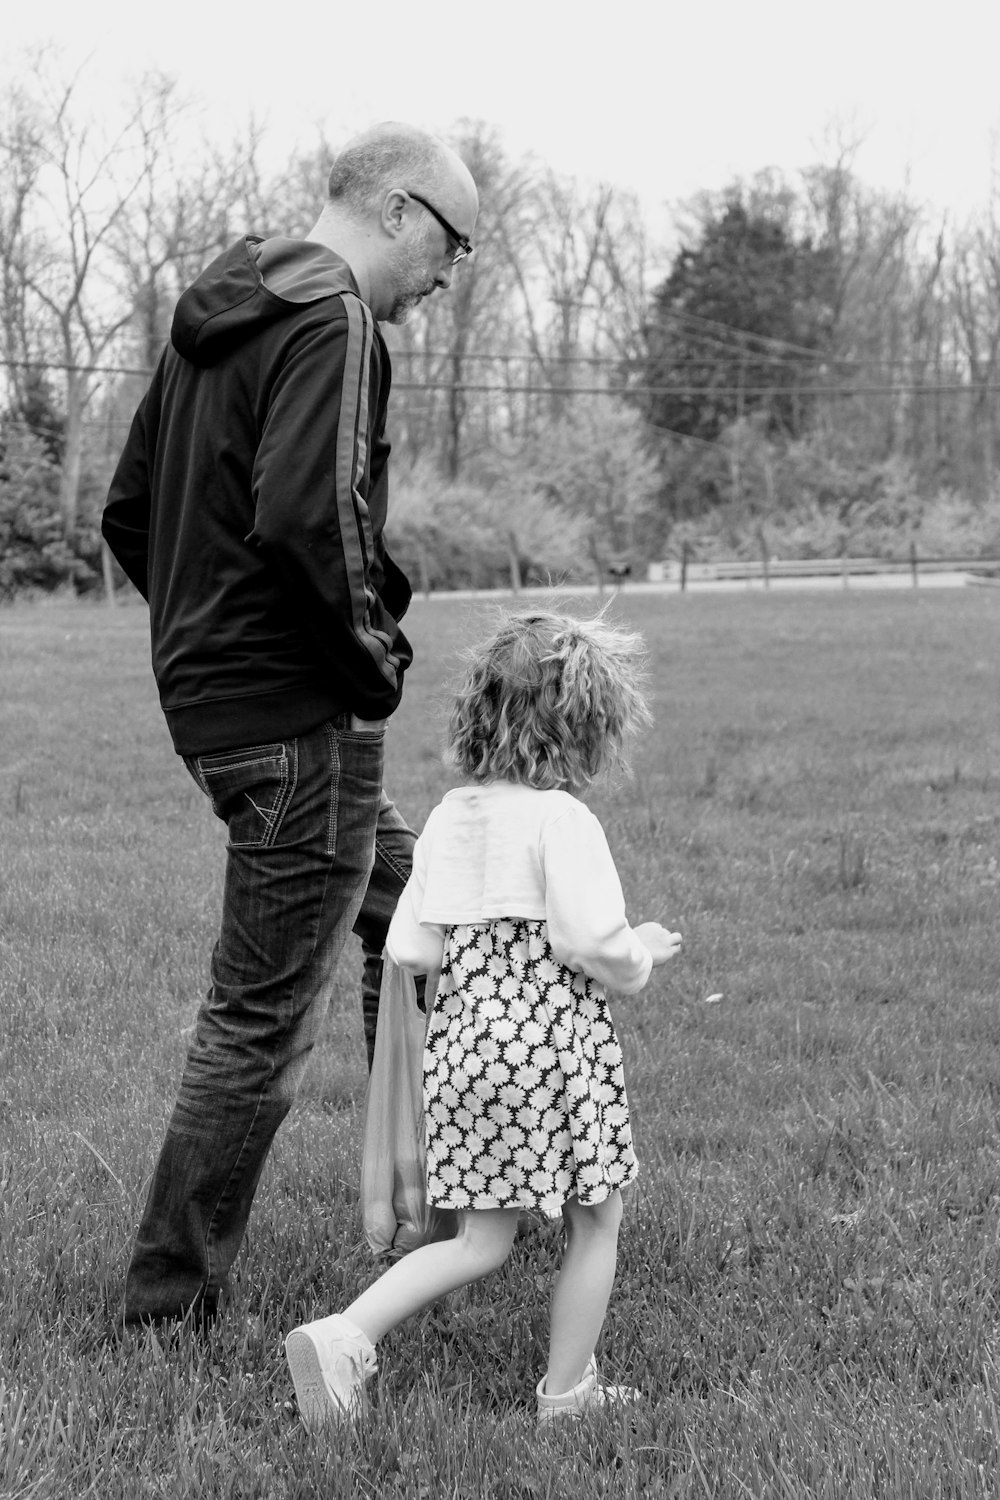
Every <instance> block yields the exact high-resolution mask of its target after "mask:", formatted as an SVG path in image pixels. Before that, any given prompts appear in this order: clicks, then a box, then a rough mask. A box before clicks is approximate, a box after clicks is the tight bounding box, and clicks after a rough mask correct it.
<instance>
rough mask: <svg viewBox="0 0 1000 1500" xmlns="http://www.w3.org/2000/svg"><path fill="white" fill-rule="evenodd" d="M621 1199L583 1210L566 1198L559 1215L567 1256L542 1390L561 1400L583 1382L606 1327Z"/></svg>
mask: <svg viewBox="0 0 1000 1500" xmlns="http://www.w3.org/2000/svg"><path fill="white" fill-rule="evenodd" d="M621 1217H622V1197H621V1193H619V1192H614V1193H612V1194H611V1196H610V1197H609V1198H606V1199H605V1200H604V1202H603V1203H595V1204H591V1205H590V1206H584V1205H583V1204H582V1203H580V1202H578V1201H577V1199H576V1198H570V1199H569V1201H568V1202H567V1203H566V1205H565V1207H564V1209H563V1219H564V1220H565V1224H566V1252H565V1254H564V1256H563V1262H562V1266H561V1267H560V1270H559V1275H558V1277H557V1278H556V1284H555V1287H554V1288H553V1291H552V1305H551V1310H550V1318H549V1367H548V1370H547V1371H546V1374H545V1384H544V1386H543V1387H542V1389H543V1390H544V1391H545V1393H546V1394H547V1395H550V1396H556V1395H561V1394H562V1392H564V1391H569V1390H572V1389H573V1387H574V1386H576V1385H578V1384H579V1382H580V1381H581V1380H582V1379H583V1374H584V1371H585V1370H586V1368H587V1363H588V1361H589V1360H590V1357H591V1355H592V1354H593V1352H594V1348H595V1346H596V1344H597V1339H598V1335H599V1334H600V1332H601V1328H602V1327H603V1324H604V1315H605V1313H606V1312H607V1309H608V1299H609V1297H610V1296H611V1288H612V1285H613V1284H614V1279H615V1267H616V1265H617V1263H618V1226H619V1224H620V1223H621Z"/></svg>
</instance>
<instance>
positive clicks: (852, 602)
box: [0, 588, 1000, 1500]
mask: <svg viewBox="0 0 1000 1500" xmlns="http://www.w3.org/2000/svg"><path fill="white" fill-rule="evenodd" d="M527 602H528V601H521V607H525V605H526V604H527ZM577 607H579V608H580V609H581V610H583V611H587V610H590V609H592V608H593V607H594V601H593V600H592V599H584V600H581V601H578V606H577ZM491 608H492V606H491V605H490V604H488V603H485V602H482V601H460V600H446V599H435V600H430V601H424V600H417V601H416V602H415V603H414V606H413V609H412V613H411V617H410V621H409V630H410V634H411V636H412V639H413V642H414V645H415V648H416V650H417V653H418V655H417V664H416V665H415V666H414V668H413V671H412V673H411V675H410V678H409V687H408V692H407V695H406V698H405V702H404V706H403V708H402V709H401V711H400V713H399V714H398V715H397V716H396V718H395V719H394V721H393V725H392V729H391V733H390V744H389V752H388V753H389V770H388V784H389V788H390V790H391V792H392V794H393V795H394V796H395V798H396V800H397V801H398V802H399V804H400V805H401V807H402V808H403V809H404V810H405V811H406V812H407V813H408V815H409V816H410V817H411V818H412V820H413V821H414V823H415V824H416V825H417V826H419V824H420V822H421V821H422V820H423V818H424V817H425V815H426V813H427V811H428V810H429V808H430V807H431V806H432V805H433V803H434V802H435V801H436V800H437V799H438V797H439V796H440V795H441V793H442V792H443V790H445V788H446V787H447V785H448V784H449V782H448V777H447V774H446V773H445V771H444V770H443V768H442V766H441V761H440V733H441V727H442V724H443V720H444V716H445V713H446V705H447V684H448V680H449V677H450V676H451V675H453V674H454V670H455V653H456V651H457V650H459V649H460V648H461V647H462V646H463V645H464V644H465V643H467V642H468V641H469V640H470V639H473V638H474V637H475V636H476V635H477V634H478V633H480V631H481V630H482V629H483V628H485V626H486V624H487V623H488V617H489V614H490V610H491ZM611 609H612V612H613V614H614V615H615V616H617V617H620V618H622V619H624V620H626V621H628V622H629V623H632V624H634V625H636V626H638V627H639V628H641V629H642V631H643V632H644V633H645V635H646V638H647V640H648V643H649V646H650V650H651V668H652V671H651V686H652V693H653V697H654V700H655V711H656V726H655V729H654V730H653V731H652V732H651V733H650V734H649V735H648V736H647V738H646V739H645V740H644V741H643V742H642V743H641V744H640V745H639V746H638V748H637V752H636V756H635V775H634V778H633V779H632V780H631V781H630V782H627V783H624V784H622V785H619V786H613V787H609V788H605V789H603V790H602V791H601V792H600V794H599V795H598V796H597V797H595V799H594V805H595V807H596V808H597V810H598V811H599V813H600V814H601V816H602V817H603V819H604V822H605V826H606V828H607V831H608V836H609V839H610V842H611V845H612V848H613V850H614V852H615V855H616V857H617V860H618V863H619V869H620V872H621V875H622V880H623V884H624V886H625V890H626V894H627V897H628V900H629V906H630V911H631V913H632V915H633V917H634V918H635V919H636V920H640V919H642V918H659V919H661V920H663V921H665V922H667V923H668V924H669V925H671V926H675V927H677V928H679V929H681V931H682V932H683V933H684V938H685V945H684V951H683V954H682V956H681V957H680V958H678V959H677V960H675V961H674V962H673V963H672V964H671V965H670V966H668V967H667V968H666V969H664V970H660V971H658V972H657V974H656V976H655V977H654V979H653V980H652V981H651V983H650V984H649V986H648V987H647V989H646V990H645V991H644V992H643V994H642V995H641V996H638V997H635V998H631V999H626V998H620V999H618V1000H617V1001H615V1002H613V1009H614V1013H615V1016H616V1019H617V1022H618V1027H619V1031H620V1034H621V1037H622V1041H623V1045H624V1048H625V1053H626V1068H627V1077H628V1082H629V1091H630V1098H631V1103H632V1109H633V1117H634V1128H635V1134H636V1138H637V1146H638V1150H639V1153H640V1158H641V1162H642V1168H643V1171H642V1176H641V1179H640V1181H639V1183H638V1184H637V1185H636V1187H635V1188H634V1189H631V1190H630V1191H629V1193H628V1195H627V1201H626V1212H625V1220H624V1225H623V1233H622V1245H621V1258H620V1265H619V1275H618V1283H617V1287H616V1291H615V1295H614V1298H613V1302H612V1308H611V1312H610V1316H609V1319H608V1323H607V1327H606V1330H605V1335H604V1339H603V1344H602V1359H603V1364H604V1368H605V1371H606V1372H607V1373H608V1374H611V1373H612V1372H613V1373H614V1375H615V1377H616V1378H619V1379H622V1380H625V1381H627V1382H629V1383H632V1384H635V1385H638V1386H640V1387H642V1389H643V1391H644V1392H645V1398H644V1400H643V1402H642V1403H641V1405H640V1406H639V1407H638V1408H637V1409H636V1411H635V1412H634V1413H633V1414H632V1415H631V1416H630V1417H629V1418H627V1419H621V1418H614V1417H612V1418H609V1419H607V1420H603V1421H600V1420H598V1421H594V1422H588V1423H587V1424H585V1425H584V1426H583V1427H582V1428H581V1429H574V1430H573V1431H572V1432H570V1433H565V1434H559V1435H556V1436H552V1437H549V1436H547V1437H545V1438H539V1437H537V1436H536V1435H535V1432H534V1427H533V1414H534V1386H535V1382H536V1381H537V1380H538V1378H539V1376H540V1374H541V1372H542V1369H543V1368H544V1344H545V1337H546V1316H547V1314H546V1306H547V1295H548V1288H549V1284H550V1280H551V1276H552V1272H553V1269H554V1267H555V1265H556V1264H557V1261H558V1251H559V1236H558V1231H557V1229H556V1227H554V1226H548V1225H545V1224H541V1223H539V1224H537V1225H536V1226H535V1227H533V1228H530V1227H529V1228H526V1232H525V1233H524V1234H523V1235H522V1236H521V1237H520V1238H519V1240H518V1242H517V1245H516V1247H515V1252H514V1255H513V1257H512V1260H511V1262H510V1263H509V1265H508V1266H507V1267H506V1268H505V1269H504V1271H503V1272H501V1273H500V1274H499V1275H498V1276H496V1277H494V1278H492V1279H491V1280H490V1281H488V1282H485V1283H483V1284H481V1285H480V1286H478V1287H476V1288H473V1289H472V1290H471V1291H470V1292H468V1293H464V1294H458V1295H456V1296H455V1297H453V1298H452V1299H450V1302H449V1304H448V1305H441V1306H437V1307H434V1308H432V1309H430V1310H429V1311H428V1312H427V1313H426V1314H424V1315H423V1316H422V1317H420V1318H419V1319H416V1320H414V1321H413V1322H412V1323H411V1324H409V1325H408V1326H406V1327H405V1328H403V1329H402V1330H399V1331H398V1332H397V1333H395V1334H393V1335H391V1336H390V1337H389V1338H388V1339H387V1340H386V1341H385V1343H384V1345H383V1346H382V1348H381V1367H380V1373H379V1377H378V1380H377V1383H376V1385H375V1388H374V1390H373V1394H372V1400H371V1403H370V1409H369V1413H368V1416H367V1419H366V1422H365V1424H364V1425H363V1426H362V1427H361V1428H360V1429H359V1430H358V1431H357V1432H356V1433H347V1434H342V1435H340V1436H338V1437H337V1438H336V1439H334V1440H332V1441H314V1440H311V1439H310V1438H308V1437H307V1436H306V1434H305V1433H304V1432H303V1430H302V1428H301V1427H300V1425H299V1424H298V1421H297V1419H296V1417H295V1413H294V1409H293V1408H292V1406H291V1403H290V1397H291V1387H290V1383H289V1381H288V1378H287V1374H286V1371H285V1367H284V1362H283V1358H282V1355H281V1343H282V1338H283V1335H284V1333H285V1332H286V1331H287V1329H288V1328H289V1327H290V1326H292V1325H293V1324H294V1323H295V1322H297V1321H300V1320H301V1319H302V1318H304V1317H309V1316H313V1315H316V1314H318V1313H321V1312H323V1311H326V1310H334V1309H335V1308H336V1307H337V1306H339V1305H342V1304H343V1303H344V1302H345V1301H347V1300H349V1299H350V1298H351V1297H352V1296H353V1295H354V1294H355V1293H356V1291H357V1290H358V1289H360V1287H361V1286H363V1285H364V1284H365V1283H366V1282H367V1280H368V1279H369V1278H370V1277H371V1275H372V1274H373V1270H374V1265H373V1261H372V1257H371V1255H370V1253H369V1251H368V1249H367V1247H366V1245H364V1243H363V1241H362V1236H361V1229H360V1222H359V1217H358V1209H357V1180H358V1166H359V1155H360V1125H361V1111H362V1105H363V1099H364V1089H365V1064H364V1047H363V1042H362V1036H361V1026H360V1007H359V1000H358V995H357V986H356V971H357V966H358V954H357V952H356V951H355V950H354V949H353V948H352V949H351V951H349V952H348V953H347V954H345V957H344V960H343V962H342V964H341V969H340V973H339V983H338V991H337V994H336V997H335V1000H334V1004H333V1007H332V1009H331V1012H330V1015H329V1019H328V1022H327V1024H326V1027H325V1030H324V1034H323V1038H322V1042H321V1045H320V1046H319V1047H318V1048H317V1051H316V1054H315V1056H314V1061H313V1066H312V1069H311V1072H310V1075H309V1078H308V1082H307V1085H306V1087H305V1091H304V1094H303V1096H302V1098H301V1100H300V1102H299V1103H298V1105H297V1107H296V1108H295V1110H294V1111H293V1113H292V1115H291V1116H290V1118H289V1121H288V1122H287V1124H286V1125H285V1127H284V1128H283V1130H282V1132H281V1134H280V1135H279V1138H278V1141H277V1143H276V1146H275V1148H274V1151H273V1152H272V1156H271V1159H270V1162H269V1165H268V1167H267V1169H266V1171H265V1176H264V1179H263V1182H262V1186H261V1190H260V1193H259V1196H258V1200H257V1203H256V1206H255V1209H254V1214H253V1218H252V1221H251V1229H250V1234H249V1237H248V1241H247V1244H246V1246H245V1249H244V1252H243V1254H242V1256H241V1259H240V1261H239V1265H238V1275H237V1277H236V1280H235V1286H234V1298H233V1302H232V1304H231V1306H230V1308H229V1310H228V1313H227V1317H226V1319H225V1322H224V1324H223V1325H222V1326H221V1327H219V1328H218V1329H217V1330H215V1331H214V1332H213V1334H212V1335H211V1337H210V1338H209V1339H208V1340H207V1341H206V1342H205V1343H199V1342H197V1341H196V1340H194V1339H192V1338H190V1337H187V1336H185V1337H184V1338H182V1339H181V1340H180V1341H179V1342H178V1343H170V1342H168V1341H161V1340H158V1339H157V1338H155V1337H154V1336H151V1335H143V1336H141V1337H135V1338H131V1339H129V1340H128V1341H126V1342H124V1343H118V1342H116V1341H115V1340H114V1339H113V1338H111V1337H110V1336H109V1335H110V1331H111V1329H112V1327H113V1325H114V1320H115V1316H116V1313H117V1311H118V1308H119V1305H120V1298H121V1291H122V1279H123V1274H124V1268H125V1263H126V1259H127V1255H128V1250H129V1245H130V1242H131V1237H132V1234H133V1232H134V1228H135V1224H136V1222H137V1217H138V1214H139V1212H140V1209H141V1206H142V1202H143V1200H144V1196H145V1190H146V1186H147V1183H148V1179H149V1174H150V1171H151V1169H152V1165H153V1161H154V1157H155V1153H156V1150H157V1147H158V1145H159V1142H160V1139H161V1136H162V1131H163V1127H164V1123H165V1119H166V1115H167V1112H168V1110H169V1108H170V1105H171V1103H172V1100H173V1095H174V1089H175V1086H176V1081H177V1077H178V1074H179V1070H180V1066H181V1062H182V1058H183V1052H184V1046H185V1031H186V1029H187V1028H188V1027H189V1026H190V1024H191V1022H192V1019H193V1016H194V1012H195V1008H196V1005H197V1003H198V1000H199V997H200V995H201V994H202V992H203V991H204V988H205V985H206V973H207V962H208V956H209V952H210V948H211V944H212V941H213V937H214V930H215V923H216V912H217V904H218V895H219V887H220V878H221V872H222V865H223V859H224V841H225V835H224V830H223V829H222V827H221V825H219V824H217V823H215V822H214V820H213V819H212V817H211V814H210V811H209V809H208V806H207V804H206V803H205V802H204V799H203V798H202V797H201V794H200V793H199V792H198V790H197V789H196V787H195V785H194V783H193V782H192V781H191V780H190V779H189V778H188V776H187V774H186V772H185V771H184V768H183V766H182V765H181V763H180V762H179V761H178V760H177V759H176V757H175V756H174V755H173V752H172V750H171V748H170V744H169V740H168V737H167V733H166V730H165V727H164V725H163V723H162V720H161V717H160V712H159V708H158V705H157V702H156V697H155V691H154V688H153V685H152V681H151V677H150V672H149V666H148V640H147V631H146V620H145V612H144V610H143V608H141V607H140V606H138V605H131V606H122V607H119V608H118V609H116V610H108V609H106V608H104V607H101V606H82V605H81V606H73V605H71V604H55V605H39V606H33V607H28V606H23V607H22V606H18V607H15V608H8V609H5V610H3V611H2V612H0V812H2V816H0V829H2V834H0V837H2V845H0V1496H2V1497H4V1500H15V1497H16V1500H29V1497H31V1500H34V1497H43V1496H44V1497H50V1496H51V1497H53V1500H55V1497H59V1500H83V1497H91V1496H94V1497H100V1500H126V1497H128V1500H133V1497H150V1500H152V1497H163V1500H168V1497H169V1500H181V1497H189V1496H196V1495H197V1496H205V1497H223V1496H224V1497H230V1500H286V1497H308V1496H320V1497H337V1496H363V1497H369V1496H382V1495H385V1496H400V1497H404V1496H405V1497H427V1500H437V1497H439V1496H440V1497H451V1496H454V1497H467V1496H468V1497H473V1496H491V1497H497V1500H528V1497H539V1500H540V1497H563V1496H565V1497H567V1500H570V1497H572V1500H577V1497H581V1496H590V1495H594V1496H647V1495H649V1496H692V1497H693V1496H702V1497H706V1496H720V1497H730V1496H732V1497H743V1496H777V1497H799V1496H835V1497H849V1496H850V1497H853V1496H858V1497H871V1496H887V1497H888V1496H912V1497H919V1500H930V1497H936V1496H984V1497H985V1496H994V1495H996V1494H997V1493H1000V1415H998V1400H1000V1314H998V1278H1000V1251H998V1243H1000V1218H998V1206H1000V1119H998V1104H1000V1017H998V1000H1000V931H998V926H1000V924H998V906H1000V840H998V829H1000V701H998V693H997V664H998V661H1000V590H992V589H989V588H980V589H974V588H967V589H965V590H956V591H944V590H942V591H934V592H930V591H928V592H926V593H925V592H922V591H920V590H915V591H898V592H893V593H876V592H865V593H862V592H860V591H859V592H854V591H844V592H843V593H836V594H810V593H805V592H804V593H801V594H790V593H782V594H775V595H768V594H765V593H762V592H760V591H759V590H757V591H747V592H746V593H734V594H728V595H723V594H715V595H689V596H686V597H683V598H681V597H678V596H676V595H673V596H667V595H663V594H655V595H654V594H646V593H643V592H642V591H641V590H640V589H638V588H636V589H634V590H632V591H629V592H626V593H624V594H622V595H621V596H620V597H619V598H617V599H616V600H614V601H613V602H612V604H611Z"/></svg>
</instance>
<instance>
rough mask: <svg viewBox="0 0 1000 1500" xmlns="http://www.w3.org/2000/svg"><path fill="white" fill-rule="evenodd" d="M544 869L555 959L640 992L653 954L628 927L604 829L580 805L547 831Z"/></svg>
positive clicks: (618, 987)
mask: <svg viewBox="0 0 1000 1500" xmlns="http://www.w3.org/2000/svg"><path fill="white" fill-rule="evenodd" d="M542 865H543V869H544V872H545V905H546V919H547V922H548V929H549V943H550V945H551V947H552V952H553V953H554V955H555V957H556V958H557V959H559V961H560V963H564V964H565V965H566V966H567V968H570V969H579V970H582V971H583V973H584V974H589V975H590V977H591V978H592V979H596V980H598V981H599V982H600V983H601V984H604V985H607V986H608V987H609V988H610V989H615V990H621V991H623V992H624V993H625V994H634V993H635V992H636V991H637V990H641V989H642V987H643V985H644V984H645V983H646V980H647V979H648V978H649V974H650V970H651V969H652V966H653V955H652V954H651V953H650V951H649V949H648V948H647V947H646V945H645V943H644V942H643V941H642V940H641V938H640V937H639V936H638V934H637V933H636V932H635V930H634V929H633V928H632V927H631V926H630V925H629V922H628V918H627V917H626V915H625V897H624V895H623V894H622V887H621V881H620V880H619V878H618V871H617V870H616V869H615V862H614V860H613V859H612V857H611V850H610V849H609V848H608V841H607V839H606V838H605V836H604V830H603V828H602V827H601V825H600V823H599V822H598V821H597V819H596V818H595V817H594V816H593V814H592V813H590V812H588V810H587V809H586V808H585V807H583V806H582V804H581V806H580V808H579V811H577V810H575V809H574V810H573V811H572V812H571V813H567V814H564V815H563V816H562V817H561V818H559V819H558V820H557V821H556V822H555V823H554V824H552V825H551V826H550V828H549V829H548V830H547V831H546V834H545V838H544V844H543V850H542Z"/></svg>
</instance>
